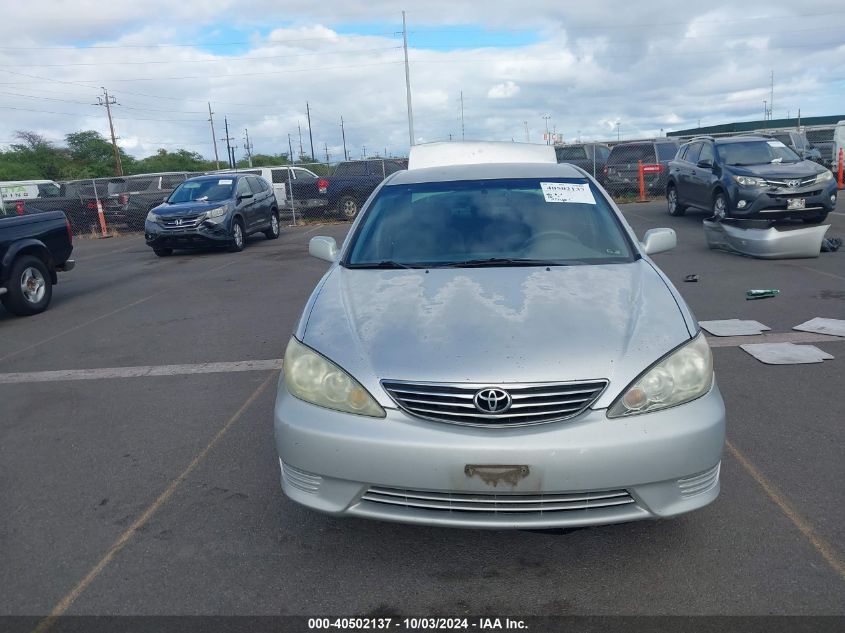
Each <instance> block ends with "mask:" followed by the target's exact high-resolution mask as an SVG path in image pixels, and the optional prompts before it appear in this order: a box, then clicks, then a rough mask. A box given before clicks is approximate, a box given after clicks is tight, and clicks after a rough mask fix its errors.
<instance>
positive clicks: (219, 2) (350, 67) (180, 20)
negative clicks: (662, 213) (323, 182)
mask: <svg viewBox="0 0 845 633" xmlns="http://www.w3.org/2000/svg"><path fill="white" fill-rule="evenodd" d="M403 8H404V9H405V10H406V12H407V19H408V45H409V58H410V74H411V90H412V99H413V108H414V123H415V136H416V138H417V140H418V142H425V141H435V140H447V139H449V137H450V135H451V137H452V138H454V139H459V138H461V135H462V134H464V135H465V137H466V138H467V139H489V140H511V139H514V140H517V141H524V140H525V139H526V127H527V136H528V138H529V139H530V141H532V142H542V136H543V132H544V131H545V126H546V125H547V124H548V126H549V128H550V129H553V130H554V131H556V132H557V133H559V134H562V135H563V137H564V139H565V140H566V141H572V140H575V139H577V137H578V136H579V134H580V136H581V138H582V139H590V140H592V139H596V140H601V139H610V138H616V136H617V123H618V124H619V125H618V133H619V134H620V136H621V137H622V138H638V137H639V138H641V137H645V136H650V135H657V134H659V133H660V131H661V130H664V131H668V130H677V129H683V128H688V127H694V126H697V125H698V124H699V121H700V124H701V125H702V126H704V125H711V124H717V123H723V122H729V121H737V120H750V119H760V118H762V114H763V100H764V99H766V100H769V99H770V72H771V71H772V70H773V71H774V112H773V115H774V118H781V117H786V116H787V115H788V114H791V115H792V116H795V115H796V113H797V111H798V109H799V108H800V109H801V113H802V116H814V115H832V114H843V113H845V64H843V60H845V30H843V28H842V24H843V21H845V18H843V13H844V12H845V9H843V6H842V3H841V0H831V1H827V2H825V1H821V0H818V1H814V0H802V1H801V2H795V1H794V0H791V1H790V2H782V1H779V0H765V1H758V0H739V2H737V1H733V2H728V1H722V0H712V1H711V2H708V3H689V4H688V3H679V2H671V3H670V2H655V1H652V0H643V1H641V2H609V1H604V0H594V1H593V2H566V1H564V2H561V0H551V1H543V0H529V1H527V2H513V1H512V0H486V1H485V2H483V3H481V2H476V1H473V2H469V1H466V0H464V1H463V2H460V1H456V0H449V1H446V0H427V1H425V2H422V1H414V0H406V2H404V3H397V2H392V1H390V0H366V1H364V0H361V1H360V2H349V1H348V0H347V1H345V2H340V1H336V0H322V1H321V2H314V1H313V0H310V1H308V2H305V1H304V0H252V1H246V0H242V1H240V2H236V1H235V0H178V1H177V2H173V1H172V0H168V1H164V0H146V1H145V2H134V1H133V2H130V1H127V0H30V1H26V2H14V3H6V6H5V7H4V10H3V23H4V26H5V28H3V29H2V32H3V35H2V37H0V147H4V146H7V145H8V144H9V143H10V142H14V134H15V131H16V130H34V131H37V132H40V133H42V134H44V135H45V136H47V137H48V138H50V139H54V140H57V141H60V140H61V139H62V138H63V137H64V134H66V133H68V132H72V131H76V130H80V129H94V130H98V131H100V132H101V133H103V134H104V135H107V134H108V123H107V119H106V112H105V108H102V107H98V106H95V105H93V104H94V103H96V101H97V96H98V95H101V94H102V92H101V87H102V86H105V87H106V88H107V89H108V91H109V93H110V94H111V95H113V96H114V97H115V98H116V99H117V101H118V103H119V104H120V105H117V106H115V107H114V110H113V112H114V116H115V127H116V132H117V134H118V136H119V137H120V140H119V143H120V144H121V145H122V146H123V147H124V148H125V149H126V150H127V151H128V152H129V153H130V154H133V155H136V156H139V157H140V156H145V155H148V154H151V153H153V152H155V151H156V149H158V148H160V147H164V148H167V149H175V148H179V147H185V148H188V149H191V150H196V151H198V152H200V153H201V154H203V155H204V156H207V157H213V155H214V148H213V145H212V135H211V130H210V127H209V123H208V102H211V106H212V109H213V111H214V122H215V128H216V137H217V138H218V139H221V138H222V137H223V136H224V129H223V117H224V116H226V117H227V119H228V122H229V133H230V136H232V137H234V138H235V141H234V143H236V144H237V147H238V149H237V156H238V157H241V156H242V155H243V145H244V130H245V128H247V129H248V130H249V135H250V138H251V140H252V142H253V145H254V152H256V153H258V152H261V153H278V152H287V150H288V134H290V135H291V138H292V143H293V146H294V151H295V152H296V153H298V151H299V131H298V127H297V126H301V129H302V139H303V141H302V143H303V147H304V149H305V152H306V153H310V141H309V136H308V126H307V119H306V112H305V108H306V102H308V103H309V104H310V108H311V120H312V134H313V140H314V151H315V154H317V155H318V156H321V157H323V158H324V157H325V147H326V146H328V152H329V154H330V156H331V158H332V160H336V159H338V158H341V157H342V155H343V145H342V140H341V127H340V121H341V117H343V120H344V123H345V130H346V140H347V147H348V150H349V153H350V155H351V157H360V156H361V154H362V152H363V151H364V148H365V147H366V152H367V153H368V154H375V153H379V154H383V153H384V152H385V150H386V151H387V152H388V153H389V154H393V155H395V154H404V153H406V152H407V149H408V144H409V136H408V123H407V110H406V100H405V71H404V65H403V53H402V35H401V30H402V17H401V11H402V9H403ZM461 92H463V112H464V128H463V130H462V127H461ZM544 117H548V118H544ZM218 143H219V144H221V143H220V141H218ZM224 154H225V151H221V154H220V155H221V156H223V155H224Z"/></svg>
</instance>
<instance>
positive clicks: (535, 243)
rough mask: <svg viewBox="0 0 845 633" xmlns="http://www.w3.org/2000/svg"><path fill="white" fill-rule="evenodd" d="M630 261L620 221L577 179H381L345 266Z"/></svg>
mask: <svg viewBox="0 0 845 633" xmlns="http://www.w3.org/2000/svg"><path fill="white" fill-rule="evenodd" d="M630 261H633V253H632V250H631V246H630V244H629V241H628V239H627V237H626V234H625V233H624V231H623V228H622V226H621V224H620V222H619V220H618V219H617V217H616V215H615V213H614V212H613V210H612V209H611V207H610V205H609V203H608V202H607V200H606V199H605V198H604V196H603V195H602V194H601V193H599V191H598V190H597V189H596V187H595V186H594V185H593V184H591V183H590V182H588V181H587V180H585V179H573V178H569V179H561V178H548V179H545V178H544V179H522V178H520V179H502V180H466V181H456V182H455V181H453V182H436V183H418V184H412V185H392V186H387V187H384V188H383V189H382V190H381V191H380V193H379V194H378V197H377V198H376V199H375V200H374V201H373V203H372V206H371V207H370V209H369V210H368V211H367V212H366V215H365V216H364V217H363V218H362V220H361V224H360V225H359V227H358V229H357V231H356V233H355V235H354V236H353V238H352V245H351V247H350V252H349V255H348V256H347V259H346V261H345V262H344V265H345V266H347V267H349V268H374V267H379V268H402V267H436V266H442V267H448V266H455V267H459V266H484V265H490V266H520V265H571V264H607V263H623V262H630Z"/></svg>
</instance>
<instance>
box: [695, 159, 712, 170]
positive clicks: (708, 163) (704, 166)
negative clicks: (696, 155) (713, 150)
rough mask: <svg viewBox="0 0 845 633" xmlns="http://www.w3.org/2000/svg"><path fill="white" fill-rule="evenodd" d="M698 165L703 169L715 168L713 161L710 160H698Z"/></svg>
mask: <svg viewBox="0 0 845 633" xmlns="http://www.w3.org/2000/svg"><path fill="white" fill-rule="evenodd" d="M698 166H699V167H701V168H702V169H713V162H712V161H709V160H700V161H698Z"/></svg>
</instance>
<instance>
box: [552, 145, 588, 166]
mask: <svg viewBox="0 0 845 633" xmlns="http://www.w3.org/2000/svg"><path fill="white" fill-rule="evenodd" d="M555 154H557V160H558V162H560V161H563V160H578V159H579V158H580V159H586V158H587V152H586V151H585V150H584V148H583V147H579V146H577V145H576V146H573V147H555Z"/></svg>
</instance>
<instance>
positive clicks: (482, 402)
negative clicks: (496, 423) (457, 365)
mask: <svg viewBox="0 0 845 633" xmlns="http://www.w3.org/2000/svg"><path fill="white" fill-rule="evenodd" d="M472 403H473V404H474V405H475V408H476V409H478V410H479V411H481V412H482V413H491V414H498V413H504V412H505V411H507V410H508V409H510V408H511V395H510V394H509V393H508V392H507V391H504V390H502V389H498V388H496V387H485V388H484V389H481V390H479V391H477V392H476V394H475V397H474V398H473V399H472Z"/></svg>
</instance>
